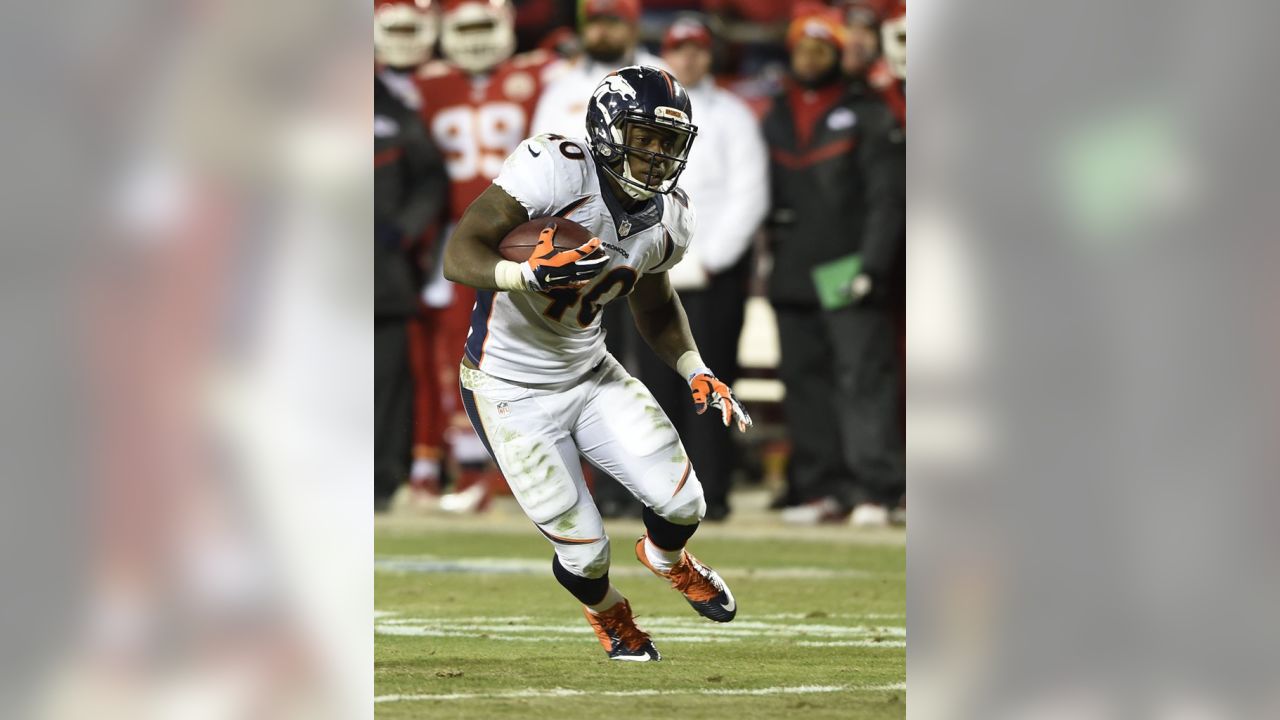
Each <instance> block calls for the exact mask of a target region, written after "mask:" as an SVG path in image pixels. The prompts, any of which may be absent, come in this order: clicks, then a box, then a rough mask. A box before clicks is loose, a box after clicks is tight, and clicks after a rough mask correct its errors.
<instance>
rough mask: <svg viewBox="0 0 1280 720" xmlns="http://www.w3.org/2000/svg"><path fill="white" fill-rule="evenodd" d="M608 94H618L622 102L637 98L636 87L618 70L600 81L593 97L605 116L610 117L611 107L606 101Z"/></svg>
mask: <svg viewBox="0 0 1280 720" xmlns="http://www.w3.org/2000/svg"><path fill="white" fill-rule="evenodd" d="M606 95H617V96H619V99H620V100H621V101H622V102H627V101H628V100H635V99H636V89H635V88H634V87H632V86H631V83H629V82H627V79H626V78H624V77H622V76H621V75H619V74H618V73H616V72H613V73H610V74H609V75H607V76H606V77H605V79H604V80H602V81H601V82H600V85H599V86H598V87H597V88H596V92H595V95H593V96H592V99H594V100H595V101H596V105H598V106H599V107H600V112H601V113H603V114H604V116H605V117H610V116H611V115H612V113H611V112H609V108H608V106H607V105H606V103H605V101H604V97H605V96H606Z"/></svg>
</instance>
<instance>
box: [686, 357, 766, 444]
mask: <svg viewBox="0 0 1280 720" xmlns="http://www.w3.org/2000/svg"><path fill="white" fill-rule="evenodd" d="M689 388H690V389H691V390H693V406H694V409H695V410H696V411H697V412H698V414H699V415H701V414H702V413H704V412H706V411H707V408H708V407H713V408H715V409H716V410H719V411H720V419H721V421H723V422H724V426H725V427H729V423H730V422H732V421H733V420H734V419H735V418H736V419H737V421H738V432H746V431H747V428H749V427H751V416H750V415H748V414H747V411H746V410H743V409H742V405H741V404H739V403H738V399H737V398H735V397H734V396H733V391H732V390H730V389H729V386H728V385H725V384H724V381H722V380H721V379H720V378H718V377H716V376H715V375H714V374H713V373H712V372H711V371H710V370H702V371H699V372H695V373H694V374H693V375H691V376H689Z"/></svg>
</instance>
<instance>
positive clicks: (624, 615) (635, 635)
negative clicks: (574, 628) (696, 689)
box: [582, 600, 662, 662]
mask: <svg viewBox="0 0 1280 720" xmlns="http://www.w3.org/2000/svg"><path fill="white" fill-rule="evenodd" d="M582 614H583V615H586V616H587V622H589V623H591V629H592V630H595V631H596V637H598V638H600V644H601V645H603V646H604V651H605V652H606V653H608V654H609V659H610V660H630V661H632V662H649V661H657V660H661V659H662V655H661V654H660V653H659V652H658V648H656V647H654V646H653V641H652V640H650V639H649V634H648V633H646V632H645V631H643V630H641V629H640V628H639V627H637V626H636V620H635V618H634V617H632V616H631V603H629V602H627V601H626V600H623V601H622V602H620V603H618V604H617V605H614V606H613V607H611V608H609V609H608V610H606V611H604V612H602V613H593V612H591V610H590V609H588V608H586V607H585V606H584V607H583V608H582Z"/></svg>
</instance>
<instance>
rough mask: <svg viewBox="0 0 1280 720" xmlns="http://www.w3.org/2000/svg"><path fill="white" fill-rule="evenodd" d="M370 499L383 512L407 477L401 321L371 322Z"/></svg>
mask: <svg viewBox="0 0 1280 720" xmlns="http://www.w3.org/2000/svg"><path fill="white" fill-rule="evenodd" d="M373 327H374V330H373V332H374V336H373V352H374V358H373V364H374V369H373V412H374V417H373V447H374V452H373V498H374V506H375V508H378V509H384V508H385V507H386V504H387V503H388V502H389V501H390V500H391V496H392V495H394V494H395V492H396V490H397V489H398V488H399V487H400V484H401V483H403V482H404V481H405V479H406V478H408V476H409V458H410V455H411V453H412V449H413V376H412V374H411V373H410V368H409V330H408V324H407V323H406V321H405V319H404V318H403V317H398V316H393V317H388V318H379V319H375V320H374V326H373Z"/></svg>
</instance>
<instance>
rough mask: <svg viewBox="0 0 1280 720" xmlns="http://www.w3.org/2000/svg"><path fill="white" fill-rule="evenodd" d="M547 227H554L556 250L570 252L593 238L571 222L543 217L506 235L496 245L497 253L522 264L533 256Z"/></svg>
mask: <svg viewBox="0 0 1280 720" xmlns="http://www.w3.org/2000/svg"><path fill="white" fill-rule="evenodd" d="M548 225H555V226H556V234H555V237H554V238H553V239H552V242H553V243H554V244H555V246H556V249H557V250H572V249H574V248H576V247H580V246H581V245H582V244H583V243H585V242H587V241H588V240H590V239H591V238H593V237H595V235H594V234H592V232H591V231H590V230H588V229H586V228H584V227H582V226H581V225H579V224H578V223H576V222H574V221H572V220H566V219H564V218H561V217H543V218H538V219H536V220H530V221H529V222H527V223H524V224H522V225H519V226H517V227H516V228H515V229H514V230H512V231H511V232H509V233H507V236H506V237H504V238H502V242H500V243H498V252H499V253H501V254H502V257H504V258H506V259H508V260H512V261H514V262H524V261H525V260H528V259H529V256H530V255H532V254H533V249H534V248H535V247H537V245H538V236H539V235H540V234H541V233H542V229H543V228H545V227H547V226H548Z"/></svg>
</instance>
